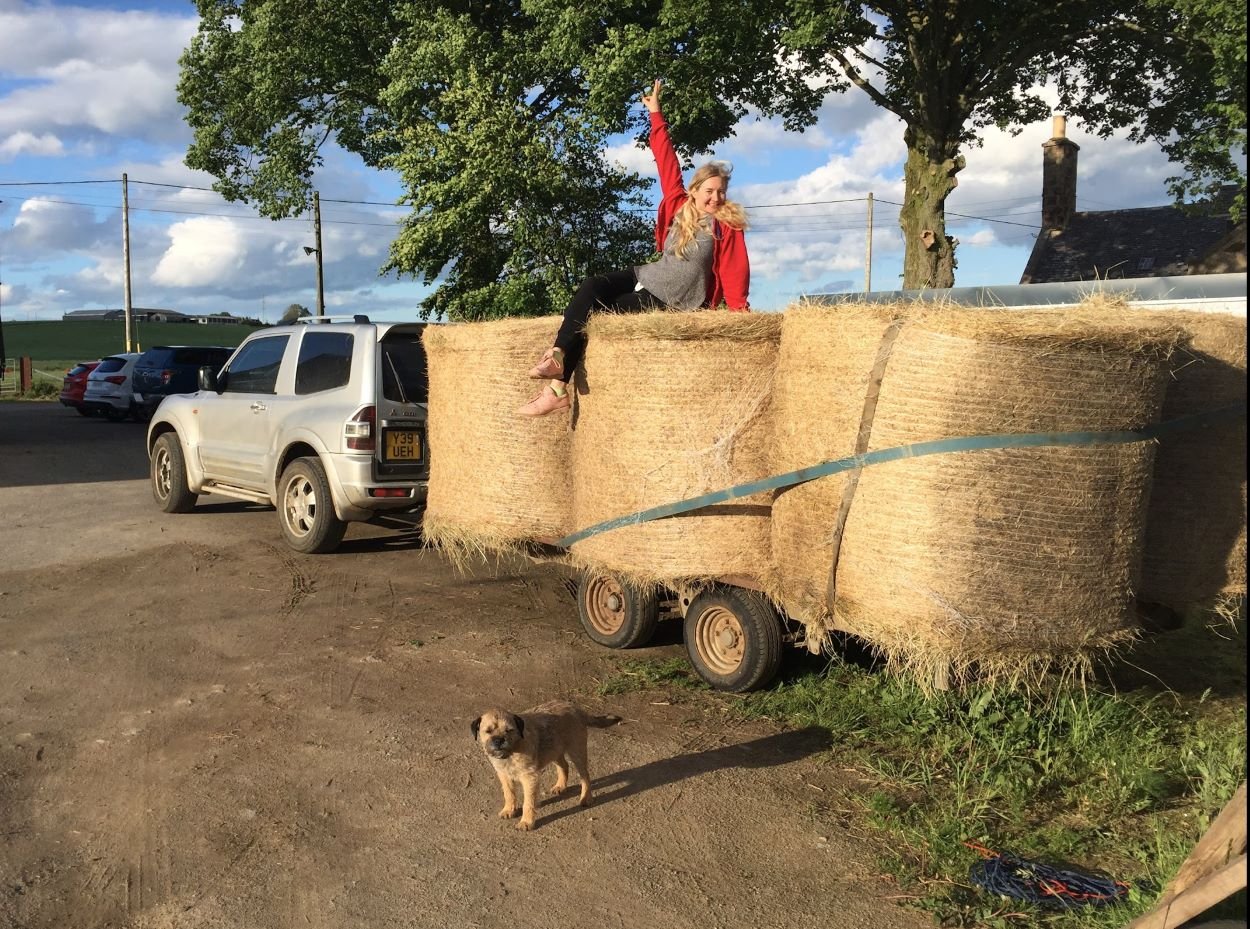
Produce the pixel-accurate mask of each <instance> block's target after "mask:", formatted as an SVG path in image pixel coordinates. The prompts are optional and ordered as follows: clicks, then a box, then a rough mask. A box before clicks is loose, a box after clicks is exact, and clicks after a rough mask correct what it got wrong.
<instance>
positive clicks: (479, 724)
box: [469, 716, 482, 739]
mask: <svg viewBox="0 0 1250 929" xmlns="http://www.w3.org/2000/svg"><path fill="white" fill-rule="evenodd" d="M481 728H482V717H480V716H479V717H478V718H477V719H475V720H473V722H471V723H469V729H471V730H472V732H473V738H475V739H476V738H477V731H478V730H479V729H481Z"/></svg>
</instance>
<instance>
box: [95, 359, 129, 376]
mask: <svg viewBox="0 0 1250 929" xmlns="http://www.w3.org/2000/svg"><path fill="white" fill-rule="evenodd" d="M124 367H126V359H125V358H105V359H104V360H103V361H101V362H100V366H99V367H97V368H96V371H98V372H100V373H101V374H112V373H113V372H114V371H120V370H121V369H122V368H124Z"/></svg>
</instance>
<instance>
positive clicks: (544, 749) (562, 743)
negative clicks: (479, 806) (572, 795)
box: [470, 701, 621, 831]
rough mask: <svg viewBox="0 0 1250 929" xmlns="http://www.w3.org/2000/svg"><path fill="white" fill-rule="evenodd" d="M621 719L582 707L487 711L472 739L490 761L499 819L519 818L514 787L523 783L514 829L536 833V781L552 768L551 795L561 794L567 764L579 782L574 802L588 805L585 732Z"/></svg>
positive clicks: (560, 705) (475, 724) (559, 705)
mask: <svg viewBox="0 0 1250 929" xmlns="http://www.w3.org/2000/svg"><path fill="white" fill-rule="evenodd" d="M620 721H621V718H620V717H619V716H592V715H590V714H589V713H587V712H586V711H585V710H583V709H582V708H581V707H580V706H577V705H575V704H572V703H566V702H564V701H555V702H552V703H544V704H542V705H541V706H536V707H534V708H533V709H532V710H527V711H526V712H525V713H522V714H520V715H518V714H516V713H509V712H508V711H506V710H487V711H486V712H485V713H483V714H482V715H481V716H479V717H478V718H477V719H475V720H473V723H472V724H471V726H470V728H471V729H472V730H473V737H474V738H475V739H477V741H478V744H479V745H481V746H482V751H484V752H485V753H486V757H487V758H489V759H490V763H491V765H492V766H493V767H494V769H495V774H496V776H498V778H499V786H500V787H502V788H503V809H501V810H500V811H499V817H500V818H501V819H511V818H512V817H513V816H515V815H516V813H517V807H516V794H515V793H514V792H513V789H512V782H513V781H520V782H521V792H522V793H521V796H522V803H521V821H520V822H519V823H517V828H518V829H524V830H527V831H528V830H530V829H533V828H534V797H535V796H536V795H537V793H538V775H539V774H540V773H541V772H542V770H543V769H544V768H545V767H547V765H550V764H554V765H555V766H556V782H555V786H554V787H552V791H551V792H552V795H553V796H555V795H558V794H560V793H562V792H563V791H564V790H565V789H566V788H567V787H568V783H569V763H570V762H572V764H573V766H574V767H575V768H577V776H578V777H579V778H581V781H582V793H581V796H580V797H579V798H578V802H579V803H580V804H581V805H582V806H589V805H590V769H589V768H588V767H587V765H586V727H587V726H594V727H595V728H596V729H605V728H607V727H608V726H613V725H615V724H616V723H619V722H620Z"/></svg>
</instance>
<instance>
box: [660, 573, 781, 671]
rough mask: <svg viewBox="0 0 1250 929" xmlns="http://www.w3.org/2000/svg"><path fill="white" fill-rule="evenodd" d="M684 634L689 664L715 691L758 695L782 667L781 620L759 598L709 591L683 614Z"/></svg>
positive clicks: (722, 590)
mask: <svg viewBox="0 0 1250 929" xmlns="http://www.w3.org/2000/svg"><path fill="white" fill-rule="evenodd" d="M683 630H684V633H685V639H686V653H687V654H688V655H689V656H690V663H691V664H693V665H694V669H695V671H697V672H698V674H699V677H701V678H703V680H705V681H707V682H708V684H710V685H711V686H712V687H714V688H715V689H716V690H726V691H729V692H731V693H744V692H746V691H748V690H756V689H758V688H760V687H764V686H766V685H767V684H769V683H770V682H771V681H772V679H773V678H774V677H776V676H777V671H778V669H779V668H780V667H781V644H782V642H781V633H782V628H781V617H780V615H778V613H777V611H776V610H775V609H774V608H773V606H772V604H770V603H769V602H768V600H767V599H766V598H765V597H764V595H763V594H760V593H756V592H755V591H752V590H745V589H743V588H741V587H723V586H715V587H711V588H709V589H708V590H705V591H704V592H703V593H701V594H699V595H698V596H696V597H695V598H694V600H693V601H692V602H691V604H690V606H689V607H688V608H687V609H686V619H685V623H684V627H683Z"/></svg>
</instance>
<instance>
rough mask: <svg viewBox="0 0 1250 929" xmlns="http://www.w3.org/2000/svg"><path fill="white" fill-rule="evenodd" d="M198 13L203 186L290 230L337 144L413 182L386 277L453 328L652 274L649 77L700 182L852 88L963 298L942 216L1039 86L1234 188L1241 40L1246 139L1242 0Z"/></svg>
mask: <svg viewBox="0 0 1250 929" xmlns="http://www.w3.org/2000/svg"><path fill="white" fill-rule="evenodd" d="M198 2H199V7H200V14H201V17H202V19H201V25H200V31H199V33H198V34H197V35H196V37H195V39H194V40H193V42H192V44H191V46H190V48H189V49H188V50H187V52H186V53H185V54H184V56H183V59H182V78H181V81H180V83H179V96H180V99H181V100H182V101H183V102H184V103H185V104H186V105H187V107H188V109H189V116H188V120H189V122H190V124H191V126H192V129H193V130H194V141H193V143H192V146H191V148H190V150H189V151H188V155H187V163H188V164H189V165H191V166H192V167H197V168H202V169H204V170H207V171H209V172H210V173H212V174H214V175H215V176H216V177H217V178H218V183H217V185H216V186H217V189H219V190H220V191H222V193H224V194H225V195H226V196H228V197H231V198H235V199H248V200H251V201H253V202H255V203H256V204H257V205H258V206H259V207H260V209H261V210H262V211H263V212H265V213H267V214H268V215H271V216H275V217H276V216H286V215H291V214H293V213H296V212H299V211H300V210H302V209H305V208H306V207H307V202H308V198H309V181H310V178H311V176H312V171H313V169H314V167H315V166H316V165H317V164H318V163H319V157H320V156H319V154H318V152H319V149H320V146H321V145H323V144H324V142H325V141H326V140H327V139H329V138H334V139H336V140H337V141H338V142H339V143H340V144H341V145H343V146H344V147H346V148H348V149H349V150H351V151H354V152H357V153H358V154H360V156H361V157H362V158H363V159H364V160H365V162H366V163H367V164H371V165H374V166H379V167H381V166H390V167H394V168H396V169H397V170H398V171H399V172H400V174H401V176H402V177H403V179H404V182H405V184H406V187H407V191H408V193H407V196H406V197H405V200H404V202H405V203H408V204H409V205H411V206H412V207H413V213H412V214H411V216H410V217H409V218H408V220H407V221H406V222H405V224H404V227H403V229H402V230H401V232H400V234H399V236H398V237H397V239H396V240H395V242H394V244H393V246H392V249H391V255H390V262H389V264H388V266H387V267H388V268H390V269H394V270H396V271H399V272H401V273H411V274H414V275H416V276H418V277H419V278H420V279H421V280H423V281H426V282H431V283H433V282H438V281H441V286H440V287H439V288H438V290H437V291H435V293H434V294H433V295H432V296H431V297H430V298H429V299H428V300H427V301H425V303H424V304H423V311H424V312H426V313H444V314H447V315H448V316H450V317H455V318H479V317H482V316H493V315H502V314H512V313H518V312H548V311H550V310H551V309H554V308H556V307H558V306H559V304H560V303H561V302H562V299H563V296H564V295H565V293H566V292H567V289H568V288H569V287H570V286H572V283H573V282H575V281H576V280H577V279H578V278H580V277H581V276H582V275H583V274H584V273H586V272H587V271H593V270H597V269H600V268H604V267H616V266H622V265H625V264H628V263H631V262H634V261H637V260H641V257H642V256H643V255H644V254H645V253H646V251H647V250H648V249H647V246H646V245H645V242H646V239H647V236H646V235H645V234H643V232H644V229H645V227H646V225H647V222H648V221H649V217H645V218H644V217H643V215H642V214H639V213H636V212H633V211H631V206H635V205H638V204H639V203H640V194H641V191H642V189H643V187H642V180H641V179H640V178H638V177H636V176H631V175H627V174H623V173H621V172H620V171H618V170H616V169H614V168H612V167H611V166H608V165H606V164H604V163H603V160H602V159H601V158H599V157H598V151H599V149H600V148H601V147H602V145H603V143H604V140H605V139H607V138H608V137H609V136H610V135H611V134H613V133H616V132H622V131H624V132H634V133H638V134H639V137H640V138H641V137H642V136H643V135H645V131H646V125H647V123H646V117H645V113H644V112H643V111H642V110H641V108H639V107H636V106H635V107H633V108H632V109H631V107H630V104H631V103H635V102H636V101H637V98H638V94H639V92H640V90H641V89H642V87H643V86H644V84H646V83H649V81H650V80H651V78H653V77H661V78H663V79H664V80H665V82H666V95H665V112H666V114H667V115H668V116H669V118H670V122H671V123H672V125H673V127H674V137H675V141H676V143H677V145H678V148H679V150H680V151H682V152H683V153H685V154H686V155H687V156H689V155H690V154H692V153H693V152H696V151H699V150H702V149H705V148H707V147H709V146H711V145H712V144H714V143H715V142H717V141H718V140H721V139H724V138H726V137H727V136H728V135H729V134H731V133H732V131H733V127H734V125H735V124H736V123H737V122H738V120H739V119H741V118H742V117H743V116H744V115H746V114H747V113H749V112H752V111H755V112H758V113H760V114H762V115H765V116H772V115H780V116H781V117H783V119H784V124H785V125H786V127H787V128H789V129H802V128H803V127H805V126H808V125H810V124H811V123H812V121H813V120H814V118H815V113H816V110H817V108H818V106H819V105H820V102H821V101H822V100H823V99H824V98H825V96H826V95H827V93H829V92H842V91H846V90H849V89H850V88H852V87H855V88H859V89H860V90H862V91H863V92H865V93H867V94H868V95H869V96H870V97H871V98H872V100H873V101H874V102H875V103H877V104H878V105H879V106H881V107H883V108H885V109H888V110H890V111H891V112H893V113H895V114H897V115H898V116H899V118H900V119H901V120H902V121H903V124H904V141H905V143H906V147H907V157H906V162H905V165H904V176H905V182H906V192H905V197H904V205H903V207H902V210H901V211H900V220H899V222H900V225H901V227H902V230H903V235H904V241H905V246H906V255H905V259H904V279H903V283H904V286H905V287H943V286H950V285H952V284H953V283H954V271H955V267H956V261H955V247H956V244H957V243H956V242H955V240H954V239H952V238H950V237H949V236H947V234H946V227H945V203H946V199H947V197H948V196H949V195H950V193H951V191H953V190H954V188H955V186H956V184H957V183H958V179H957V175H958V174H959V172H960V171H961V170H963V168H964V166H965V151H966V150H967V149H968V148H969V147H971V146H975V145H977V144H979V136H980V133H981V131H982V130H983V129H984V128H985V127H987V126H990V125H996V126H999V127H1001V128H1005V129H1011V130H1014V131H1019V130H1020V128H1021V127H1022V126H1024V125H1029V124H1034V123H1037V122H1039V121H1041V120H1044V119H1045V117H1046V116H1047V114H1048V113H1049V112H1050V107H1049V105H1048V104H1047V102H1046V101H1045V100H1043V99H1042V98H1041V97H1040V96H1039V95H1038V94H1037V93H1036V92H1035V91H1034V88H1035V87H1037V86H1038V85H1039V84H1040V83H1042V82H1043V81H1046V80H1048V79H1049V80H1053V81H1055V82H1056V83H1057V84H1058V86H1059V94H1060V107H1061V108H1062V109H1063V110H1064V112H1066V113H1067V114H1068V115H1069V116H1071V117H1073V118H1076V119H1079V120H1082V121H1083V122H1085V123H1086V124H1087V125H1088V126H1090V127H1092V128H1094V129H1095V130H1096V131H1098V132H1101V133H1103V134H1109V133H1111V132H1113V131H1116V130H1119V129H1125V128H1127V129H1129V130H1130V132H1131V134H1132V137H1133V138H1136V139H1138V140H1139V141H1140V140H1145V139H1157V140H1159V141H1161V142H1162V143H1163V144H1164V145H1165V147H1167V146H1168V145H1171V146H1172V148H1171V149H1170V151H1172V152H1173V153H1174V154H1175V155H1177V156H1178V157H1181V158H1182V159H1188V160H1187V161H1186V165H1187V167H1188V168H1189V174H1187V176H1189V175H1192V174H1193V172H1194V171H1197V172H1199V173H1201V172H1203V171H1206V172H1207V174H1208V176H1219V177H1226V176H1227V169H1228V165H1230V164H1233V162H1232V161H1231V160H1229V159H1226V158H1225V160H1221V158H1222V157H1224V156H1226V155H1227V151H1226V150H1225V149H1224V148H1222V146H1224V145H1225V143H1227V142H1232V143H1234V144H1235V143H1236V141H1237V139H1238V138H1240V139H1241V141H1242V144H1243V146H1244V138H1245V121H1244V110H1245V104H1244V95H1245V90H1244V77H1245V64H1244V60H1245V59H1244V56H1245V51H1244V37H1245V25H1244V19H1243V20H1242V21H1241V23H1240V36H1241V45H1242V47H1241V49H1240V56H1241V57H1240V78H1241V82H1240V83H1238V84H1237V88H1239V89H1240V95H1241V96H1240V101H1241V102H1240V112H1241V114H1242V115H1241V121H1240V123H1238V122H1237V120H1236V113H1237V100H1236V95H1237V89H1235V88H1231V85H1229V86H1223V85H1221V81H1229V80H1231V78H1232V77H1235V76H1236V74H1237V62H1238V59H1237V50H1236V49H1235V48H1234V46H1235V41H1232V40H1229V41H1228V42H1225V41H1224V39H1225V38H1226V37H1225V36H1224V35H1223V34H1222V33H1220V31H1219V29H1220V28H1227V29H1230V30H1231V31H1232V32H1233V34H1234V36H1235V35H1236V30H1235V29H1234V28H1232V27H1231V26H1228V25H1227V24H1228V23H1231V21H1232V18H1233V13H1228V12H1226V6H1227V5H1229V4H1232V5H1233V8H1234V10H1233V12H1234V13H1235V7H1236V5H1237V4H1240V9H1241V10H1242V11H1243V12H1244V8H1245V0H1179V2H1173V0H1051V2H1048V3H1040V2H1037V0H1019V2H1016V3H1004V2H1002V0H878V2H875V3H871V4H862V3H851V2H849V0H820V2H817V0H717V2H715V3H713V2H712V0H682V2H680V3H679V2H677V0H649V2H646V3H634V2H625V0H613V2H611V3H609V5H608V7H607V8H606V9H604V5H603V4H585V3H581V4H574V3H571V2H569V0H491V2H471V0H458V2H449V3H435V2H431V0H408V2H402V3H387V2H385V0H349V2H347V3H346V5H345V7H343V5H336V6H335V7H334V10H333V11H331V10H329V7H328V6H327V7H326V8H325V9H322V8H321V7H320V6H317V5H312V6H309V5H307V4H305V5H300V4H296V3H295V2H293V0H249V2H248V3H246V4H243V3H241V0H198ZM1213 24H1219V27H1218V28H1216V27H1215V26H1214V25H1213ZM1204 36H1205V38H1204ZM1222 86H1223V89H1222V90H1221V87H1222ZM1238 126H1240V136H1238ZM1240 176H1241V178H1242V186H1243V188H1244V170H1242V171H1241V172H1240ZM1178 184H1180V185H1181V186H1178V188H1177V189H1178V191H1180V190H1182V189H1188V188H1184V187H1183V182H1178Z"/></svg>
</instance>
